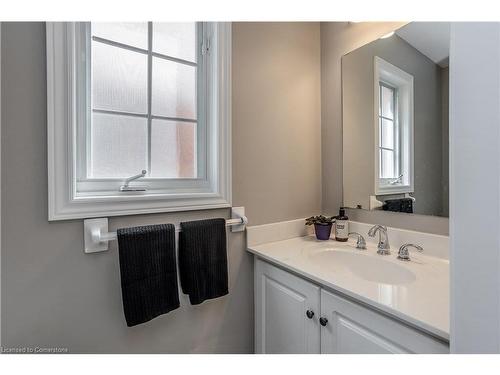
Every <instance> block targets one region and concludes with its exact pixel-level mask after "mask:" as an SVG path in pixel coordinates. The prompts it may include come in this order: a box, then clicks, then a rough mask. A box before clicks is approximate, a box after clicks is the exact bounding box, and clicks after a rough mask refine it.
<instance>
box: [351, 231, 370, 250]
mask: <svg viewBox="0 0 500 375" xmlns="http://www.w3.org/2000/svg"><path fill="white" fill-rule="evenodd" d="M351 236H356V237H357V241H356V249H359V250H365V249H366V241H365V238H364V237H363V236H362V235H361V234H359V233H358V232H350V233H349V237H351Z"/></svg>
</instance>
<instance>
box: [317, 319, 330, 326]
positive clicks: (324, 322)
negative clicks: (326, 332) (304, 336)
mask: <svg viewBox="0 0 500 375" xmlns="http://www.w3.org/2000/svg"><path fill="white" fill-rule="evenodd" d="M327 323H328V319H326V318H323V317H321V318H319V324H321V325H322V326H323V327H324V326H326V324H327Z"/></svg>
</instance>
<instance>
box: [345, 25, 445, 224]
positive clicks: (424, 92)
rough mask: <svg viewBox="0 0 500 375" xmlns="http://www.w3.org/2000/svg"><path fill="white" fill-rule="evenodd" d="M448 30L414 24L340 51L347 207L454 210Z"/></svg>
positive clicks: (416, 211) (421, 211)
mask: <svg viewBox="0 0 500 375" xmlns="http://www.w3.org/2000/svg"><path fill="white" fill-rule="evenodd" d="M449 30H450V25H449V23H446V22H412V23H409V24H407V25H405V26H404V27H402V28H400V29H398V30H396V31H394V32H392V33H389V34H387V35H384V36H383V37H381V38H379V39H377V40H374V41H373V42H371V43H369V44H366V45H364V46H362V47H360V48H358V49H356V50H354V51H352V52H350V53H348V54H347V55H345V56H343V57H342V111H343V112H342V123H343V124H342V125H343V181H344V198H343V199H344V206H345V207H349V208H359V209H367V210H386V211H393V212H403V213H414V214H421V215H436V216H445V217H447V216H448V101H449V100H448V86H449V83H448V82H449V78H448V76H449V45H450V42H449V35H450V31H449Z"/></svg>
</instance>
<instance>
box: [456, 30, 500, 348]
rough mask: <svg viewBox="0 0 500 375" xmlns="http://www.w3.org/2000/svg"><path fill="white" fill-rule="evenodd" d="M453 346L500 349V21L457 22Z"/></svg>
mask: <svg viewBox="0 0 500 375" xmlns="http://www.w3.org/2000/svg"><path fill="white" fill-rule="evenodd" d="M450 52H451V53H450V83H451V86H450V218H451V220H450V245H451V269H450V273H451V327H450V328H451V332H450V336H451V351H452V352H453V353H499V352H500V179H499V178H500V112H499V108H500V106H499V103H500V24H499V23H453V24H452V28H451V51H450Z"/></svg>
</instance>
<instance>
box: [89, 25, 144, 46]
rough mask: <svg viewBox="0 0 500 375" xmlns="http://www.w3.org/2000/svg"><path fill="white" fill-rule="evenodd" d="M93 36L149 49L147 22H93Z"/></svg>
mask: <svg viewBox="0 0 500 375" xmlns="http://www.w3.org/2000/svg"><path fill="white" fill-rule="evenodd" d="M91 26H92V35H93V36H94V35H95V36H98V37H101V38H103V39H108V40H112V41H114V42H119V43H123V44H127V45H129V46H134V47H138V48H142V49H148V23H147V22H92V24H91Z"/></svg>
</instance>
